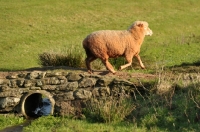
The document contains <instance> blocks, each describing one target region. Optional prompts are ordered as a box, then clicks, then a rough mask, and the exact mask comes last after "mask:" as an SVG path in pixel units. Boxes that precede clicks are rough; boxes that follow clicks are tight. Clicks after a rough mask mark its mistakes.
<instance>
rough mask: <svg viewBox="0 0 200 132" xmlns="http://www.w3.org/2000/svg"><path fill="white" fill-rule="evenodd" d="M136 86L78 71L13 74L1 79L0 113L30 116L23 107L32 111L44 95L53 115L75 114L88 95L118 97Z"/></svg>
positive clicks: (127, 82)
mask: <svg viewBox="0 0 200 132" xmlns="http://www.w3.org/2000/svg"><path fill="white" fill-rule="evenodd" d="M135 87H136V85H135V84H133V83H132V82H129V81H127V80H123V79H117V78H112V77H106V76H99V75H89V74H83V73H77V72H55V71H49V72H41V71H34V72H29V73H13V74H10V75H8V76H6V77H5V78H0V112H9V111H14V112H17V113H22V114H23V115H25V116H30V114H28V112H27V111H28V110H26V109H31V111H33V110H34V109H35V108H36V107H37V106H38V105H39V104H38V101H39V100H40V99H38V98H39V97H42V96H45V97H47V98H49V99H50V101H51V104H52V112H51V113H52V114H53V113H54V114H59V115H66V114H76V113H80V112H81V110H80V108H82V107H83V102H84V101H85V100H87V99H90V98H91V97H94V98H102V97H106V96H121V95H125V94H128V93H130V92H131V91H132V90H134V88H135ZM137 87H139V86H137ZM40 95H41V96H40ZM35 103H36V104H35ZM29 111H30V110H29Z"/></svg>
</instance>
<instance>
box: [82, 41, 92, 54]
mask: <svg viewBox="0 0 200 132" xmlns="http://www.w3.org/2000/svg"><path fill="white" fill-rule="evenodd" d="M82 44H83V48H84V49H85V52H86V54H87V55H89V54H91V51H90V49H89V48H88V38H87V37H86V38H85V39H84V40H83V42H82Z"/></svg>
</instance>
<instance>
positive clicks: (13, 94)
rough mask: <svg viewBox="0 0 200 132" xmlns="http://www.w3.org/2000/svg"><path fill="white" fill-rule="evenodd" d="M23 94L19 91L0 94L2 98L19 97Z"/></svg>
mask: <svg viewBox="0 0 200 132" xmlns="http://www.w3.org/2000/svg"><path fill="white" fill-rule="evenodd" d="M19 96H21V94H20V93H19V90H18V89H15V90H10V91H4V92H0V97H19Z"/></svg>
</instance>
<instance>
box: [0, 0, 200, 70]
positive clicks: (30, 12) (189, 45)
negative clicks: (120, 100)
mask: <svg viewBox="0 0 200 132" xmlns="http://www.w3.org/2000/svg"><path fill="white" fill-rule="evenodd" d="M199 3H200V2H199V1H198V0H187V1H186V0H176V1H173V0H168V1H165V0H164V1H158V0H153V1H137V2H136V1H131V0H123V1H122V0H114V1H103V0H96V1H93V0H87V1H83V0H76V1H73V0H59V1H53V0H42V1H39V0H35V1H31V0H27V1H23V0H16V1H13V0H1V1H0V10H1V12H0V56H1V57H0V62H1V63H0V70H23V69H26V68H31V67H38V66H40V65H39V63H38V62H39V60H38V54H41V53H43V52H55V53H62V54H65V52H67V51H68V49H71V50H73V49H74V50H78V51H79V52H80V54H83V55H84V54H85V53H84V50H83V48H82V44H81V42H82V40H83V39H84V38H85V36H86V35H88V34H89V33H91V32H93V31H95V30H103V29H114V30H125V29H127V28H128V27H129V26H130V25H131V24H132V23H133V22H134V21H135V20H144V21H147V22H148V23H149V25H150V28H151V29H152V30H153V32H154V34H153V36H152V37H146V38H145V41H144V43H143V45H142V49H141V56H142V60H144V63H145V64H146V67H147V68H148V67H149V68H151V67H152V66H153V65H155V64H156V63H159V64H160V63H162V64H164V65H166V66H173V65H180V64H182V63H193V62H196V61H199V60H200V54H199V50H200V46H199V43H200V23H199V21H200V17H199V13H200V8H199V7H200V6H199V5H200V4H199ZM83 57H84V56H83Z"/></svg>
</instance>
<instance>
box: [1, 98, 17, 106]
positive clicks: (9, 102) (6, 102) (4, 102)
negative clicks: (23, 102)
mask: <svg viewBox="0 0 200 132" xmlns="http://www.w3.org/2000/svg"><path fill="white" fill-rule="evenodd" d="M19 101H20V98H15V97H5V98H0V108H6V107H10V106H15V105H16V104H18V103H19Z"/></svg>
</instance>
